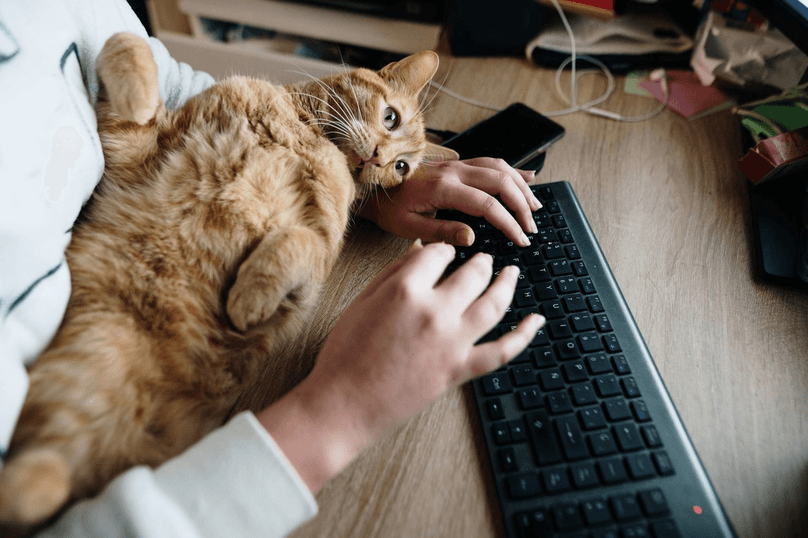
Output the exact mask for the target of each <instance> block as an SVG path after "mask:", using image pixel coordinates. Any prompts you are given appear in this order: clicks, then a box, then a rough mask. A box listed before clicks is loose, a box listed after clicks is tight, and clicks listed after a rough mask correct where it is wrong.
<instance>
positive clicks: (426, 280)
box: [388, 243, 455, 288]
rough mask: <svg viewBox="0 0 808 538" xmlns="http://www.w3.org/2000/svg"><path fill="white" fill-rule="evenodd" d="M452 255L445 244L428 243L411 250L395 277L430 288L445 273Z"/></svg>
mask: <svg viewBox="0 0 808 538" xmlns="http://www.w3.org/2000/svg"><path fill="white" fill-rule="evenodd" d="M454 255H455V249H454V247H453V246H451V245H447V244H446V243H430V244H428V245H424V246H423V247H421V248H415V249H411V250H410V252H409V253H408V256H407V259H406V260H404V263H403V264H402V265H401V267H399V268H398V270H397V271H396V276H397V278H400V279H401V280H405V281H406V280H410V281H412V282H416V283H417V284H418V285H424V286H429V287H430V288H432V287H434V286H435V284H437V283H438V280H440V278H441V277H442V276H443V273H444V272H446V267H448V265H449V263H450V262H451V261H452V260H453V259H454ZM388 280H389V279H388Z"/></svg>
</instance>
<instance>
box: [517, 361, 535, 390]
mask: <svg viewBox="0 0 808 538" xmlns="http://www.w3.org/2000/svg"><path fill="white" fill-rule="evenodd" d="M511 376H512V377H513V384H514V385H516V386H517V387H523V386H525V385H534V384H535V383H536V376H535V374H534V373H533V368H531V367H530V365H519V366H514V367H513V368H511Z"/></svg>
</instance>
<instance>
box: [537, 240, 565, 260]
mask: <svg viewBox="0 0 808 538" xmlns="http://www.w3.org/2000/svg"><path fill="white" fill-rule="evenodd" d="M541 253H542V255H543V256H544V259H545V260H557V259H560V258H563V257H564V246H563V245H561V244H560V243H552V244H550V245H544V246H542V247H541Z"/></svg>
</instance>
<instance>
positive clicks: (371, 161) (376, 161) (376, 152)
mask: <svg viewBox="0 0 808 538" xmlns="http://www.w3.org/2000/svg"><path fill="white" fill-rule="evenodd" d="M362 162H363V163H364V164H375V165H376V166H379V165H380V164H381V162H380V160H379V146H376V149H374V150H373V156H372V157H371V158H370V159H365V158H363V159H362Z"/></svg>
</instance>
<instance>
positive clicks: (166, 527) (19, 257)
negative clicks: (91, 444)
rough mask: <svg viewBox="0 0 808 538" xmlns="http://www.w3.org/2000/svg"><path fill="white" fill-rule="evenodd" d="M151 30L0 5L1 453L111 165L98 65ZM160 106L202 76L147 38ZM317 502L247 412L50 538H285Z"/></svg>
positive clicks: (96, 16)
mask: <svg viewBox="0 0 808 538" xmlns="http://www.w3.org/2000/svg"><path fill="white" fill-rule="evenodd" d="M124 30H125V31H130V32H134V33H137V34H139V35H142V36H143V37H144V38H145V37H147V36H146V32H145V30H144V29H143V27H142V25H141V24H140V22H139V21H138V20H137V18H136V17H135V15H134V13H133V12H132V11H131V9H130V8H129V6H128V5H127V4H126V2H125V0H104V1H99V0H72V1H71V0H3V1H2V3H0V456H2V455H3V454H4V453H5V451H6V450H7V448H8V442H9V440H10V438H11V434H12V432H13V430H14V426H15V423H16V421H17V417H18V415H19V412H20V408H21V407H22V402H23V399H24V398H25V393H26V391H27V388H28V377H27V374H26V371H25V364H29V363H30V362H32V361H34V360H35V359H36V357H37V356H38V355H39V354H40V353H41V352H42V350H43V349H44V348H45V346H46V345H47V344H48V342H49V341H50V339H51V338H52V337H53V335H54V334H55V332H56V329H57V328H58V325H59V322H60V321H61V318H62V316H63V314H64V310H65V306H66V304H67V299H68V297H69V295H70V275H69V272H68V267H67V264H66V263H65V258H64V250H65V247H66V246H67V244H68V242H69V241H70V229H71V227H72V225H73V222H74V220H75V218H76V216H77V215H78V213H79V210H80V209H81V206H82V205H83V204H84V202H86V201H87V199H88V198H89V196H90V194H91V193H92V191H93V189H94V188H95V186H96V184H97V183H98V181H99V179H100V178H101V173H102V170H103V167H104V162H103V154H102V151H101V145H100V142H99V139H98V134H97V132H96V131H97V129H96V118H95V113H94V111H93V105H94V103H95V99H96V96H97V92H98V83H97V80H96V73H95V59H96V57H97V55H98V53H99V51H100V49H101V47H102V46H103V44H104V42H105V41H106V39H107V38H108V37H109V36H110V35H112V34H113V33H115V32H119V31H124ZM151 46H152V50H153V52H154V55H155V58H156V60H157V65H158V72H159V77H160V90H161V97H162V99H163V101H164V102H165V103H166V106H168V107H170V108H171V107H177V106H180V105H181V104H182V103H184V102H185V100H187V99H188V98H189V97H191V96H192V95H195V94H196V93H199V92H200V91H202V90H204V89H205V88H207V87H209V86H210V85H211V84H212V83H213V80H212V79H211V77H210V76H208V75H207V74H205V73H200V72H195V71H193V70H192V69H191V68H190V67H189V66H187V65H185V64H180V63H177V62H176V61H174V60H173V59H172V58H171V57H170V56H169V54H168V51H167V50H166V49H165V48H164V47H163V45H162V44H161V43H160V42H159V41H157V40H155V39H152V40H151ZM316 511H317V505H316V503H315V501H314V498H313V497H312V495H311V493H310V492H309V491H308V489H307V488H306V486H305V485H304V483H303V482H302V480H301V479H300V477H299V476H298V475H297V473H296V472H295V470H294V469H293V467H292V466H291V465H290V463H289V462H288V460H287V459H286V457H285V456H284V455H283V453H282V452H281V450H280V449H279V448H278V447H277V445H276V444H275V443H274V441H273V440H272V439H271V438H270V436H269V435H268V434H267V433H266V431H265V430H264V429H263V428H262V427H261V426H260V424H258V422H257V420H256V419H255V417H254V416H253V415H252V414H251V413H242V414H240V415H238V416H236V417H235V418H233V419H232V420H231V421H230V422H229V423H228V424H227V425H225V426H223V427H222V428H221V429H219V430H217V431H215V432H213V433H212V434H211V435H209V436H208V437H206V438H205V439H203V440H202V441H200V442H199V443H198V444H197V445H195V446H194V447H192V448H191V449H189V450H188V451H187V452H185V453H184V454H182V455H180V456H178V457H177V458H175V459H173V460H171V461H169V462H167V463H165V464H164V465H162V466H161V467H159V468H158V469H156V470H152V469H149V468H146V467H138V468H135V469H132V470H130V471H128V472H126V473H124V474H123V475H121V476H120V477H118V478H117V479H116V480H115V481H114V482H113V483H112V484H110V486H109V487H108V488H107V489H106V490H105V491H104V492H103V493H102V494H101V495H100V496H99V497H98V498H96V499H92V500H90V501H86V502H83V503H80V504H78V505H76V506H75V507H73V508H71V509H70V510H69V511H68V512H67V513H66V514H65V515H64V516H63V517H62V518H61V519H60V520H59V521H58V522H57V523H56V525H54V526H53V527H51V528H50V529H47V530H46V531H45V532H44V535H47V536H84V537H89V536H104V537H110V536H124V535H127V536H131V535H136V536H147V537H151V536H161V537H162V536H166V537H169V536H170V537H185V536H188V537H201V536H211V537H220V536H232V537H241V536H259V535H260V536H262V537H269V536H282V535H285V534H287V533H288V532H290V531H291V530H293V529H294V528H295V527H297V526H298V525H300V524H301V523H303V522H304V521H306V520H308V519H310V518H311V517H313V516H314V514H315V513H316Z"/></svg>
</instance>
